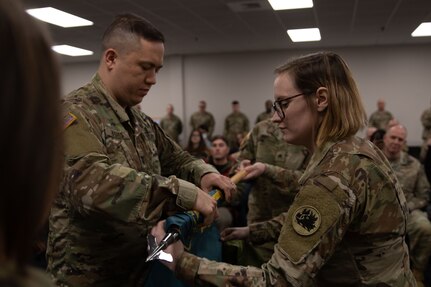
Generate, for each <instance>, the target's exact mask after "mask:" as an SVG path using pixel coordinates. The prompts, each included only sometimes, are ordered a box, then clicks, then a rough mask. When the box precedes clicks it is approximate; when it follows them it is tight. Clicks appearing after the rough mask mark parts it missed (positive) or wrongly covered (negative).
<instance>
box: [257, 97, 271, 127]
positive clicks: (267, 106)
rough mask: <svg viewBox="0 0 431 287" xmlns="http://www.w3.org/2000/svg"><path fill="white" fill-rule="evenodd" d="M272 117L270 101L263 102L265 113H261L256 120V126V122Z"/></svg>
mask: <svg viewBox="0 0 431 287" xmlns="http://www.w3.org/2000/svg"><path fill="white" fill-rule="evenodd" d="M271 117H272V101H271V100H267V101H265V111H264V112H261V113H260V114H259V115H258V116H257V118H256V124H257V123H258V122H261V121H264V120H267V119H270V118H271Z"/></svg>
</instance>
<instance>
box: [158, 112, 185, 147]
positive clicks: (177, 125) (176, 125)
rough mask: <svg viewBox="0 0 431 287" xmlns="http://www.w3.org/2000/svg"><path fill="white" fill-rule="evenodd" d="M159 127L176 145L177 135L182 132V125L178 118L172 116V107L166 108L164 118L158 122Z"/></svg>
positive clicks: (177, 141)
mask: <svg viewBox="0 0 431 287" xmlns="http://www.w3.org/2000/svg"><path fill="white" fill-rule="evenodd" d="M160 127H161V128H162V129H163V130H164V131H165V133H167V134H168V136H170V137H171V138H172V139H173V140H174V141H175V142H176V143H179V139H178V137H179V135H180V134H181V133H182V132H183V124H182V122H181V120H180V118H179V117H178V116H176V115H175V114H174V106H173V105H171V104H169V105H168V106H167V108H166V116H164V117H163V118H162V120H161V121H160Z"/></svg>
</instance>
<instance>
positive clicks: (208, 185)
mask: <svg viewBox="0 0 431 287" xmlns="http://www.w3.org/2000/svg"><path fill="white" fill-rule="evenodd" d="M213 187H217V188H219V189H221V190H223V192H224V197H225V199H226V201H227V202H230V200H231V198H232V196H233V194H234V193H235V191H236V185H235V184H234V183H233V182H232V180H231V179H230V178H229V177H226V176H224V175H221V174H217V173H207V174H205V175H204V176H202V177H201V188H202V189H203V190H204V191H206V192H210V191H211V189H212V188H213Z"/></svg>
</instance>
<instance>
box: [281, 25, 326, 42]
mask: <svg viewBox="0 0 431 287" xmlns="http://www.w3.org/2000/svg"><path fill="white" fill-rule="evenodd" d="M287 34H288V35H289V37H290V39H291V40H292V42H311V41H320V39H321V37H320V30H319V28H307V29H291V30H287Z"/></svg>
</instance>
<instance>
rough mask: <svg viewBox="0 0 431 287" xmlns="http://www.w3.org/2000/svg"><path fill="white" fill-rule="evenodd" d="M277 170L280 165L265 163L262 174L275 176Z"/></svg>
mask: <svg viewBox="0 0 431 287" xmlns="http://www.w3.org/2000/svg"><path fill="white" fill-rule="evenodd" d="M279 171H280V167H278V166H274V165H270V164H267V163H265V171H264V172H263V174H264V175H265V176H267V177H275V176H276V174H277V172H279Z"/></svg>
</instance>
